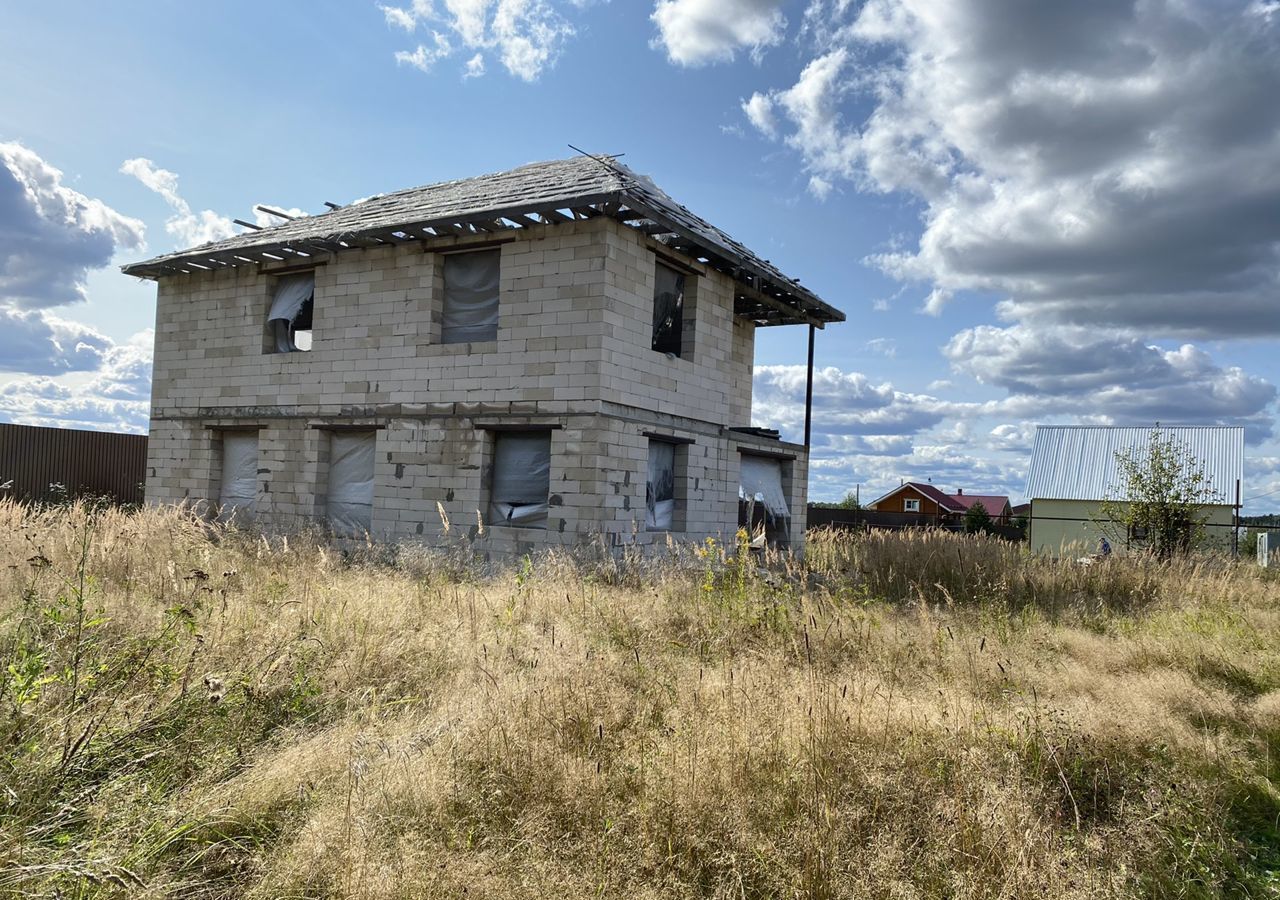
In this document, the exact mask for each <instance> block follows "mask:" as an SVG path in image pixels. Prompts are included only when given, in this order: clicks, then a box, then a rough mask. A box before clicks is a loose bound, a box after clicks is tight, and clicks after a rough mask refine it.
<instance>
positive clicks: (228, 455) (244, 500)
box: [218, 431, 258, 522]
mask: <svg viewBox="0 0 1280 900" xmlns="http://www.w3.org/2000/svg"><path fill="white" fill-rule="evenodd" d="M257 500H258V432H256V431H224V432H222V485H221V488H220V490H219V492H218V519H219V520H220V521H223V522H227V521H230V520H232V519H234V520H235V521H237V522H244V521H252V520H253V514H254V508H255V505H256V503H257Z"/></svg>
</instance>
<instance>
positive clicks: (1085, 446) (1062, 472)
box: [1027, 425, 1244, 504]
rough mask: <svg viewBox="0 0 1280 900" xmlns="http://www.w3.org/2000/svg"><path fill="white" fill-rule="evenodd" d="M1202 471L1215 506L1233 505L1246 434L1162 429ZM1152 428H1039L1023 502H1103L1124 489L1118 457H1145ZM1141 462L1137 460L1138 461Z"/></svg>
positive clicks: (1209, 428)
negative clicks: (1191, 456) (1199, 465)
mask: <svg viewBox="0 0 1280 900" xmlns="http://www.w3.org/2000/svg"><path fill="white" fill-rule="evenodd" d="M1158 429H1159V431H1160V433H1161V434H1162V435H1164V436H1165V437H1166V438H1173V439H1174V440H1176V441H1177V442H1178V443H1179V444H1180V445H1181V446H1182V447H1185V448H1186V449H1187V450H1188V451H1189V452H1190V453H1191V454H1192V455H1193V456H1194V457H1195V458H1196V459H1197V460H1198V462H1199V463H1200V464H1201V465H1203V466H1204V474H1205V477H1206V478H1207V479H1208V483H1209V487H1210V489H1211V491H1212V493H1213V494H1214V495H1215V496H1216V497H1217V499H1218V502H1220V503H1223V504H1231V503H1234V502H1235V497H1236V482H1237V481H1241V482H1243V479H1244V428H1241V427H1238V426H1229V425H1160V426H1158ZM1155 430H1157V427H1156V426H1152V427H1103V426H1087V425H1040V426H1038V427H1037V428H1036V437H1035V442H1034V443H1033V444H1032V447H1031V465H1030V468H1029V470H1028V473H1027V497H1028V498H1029V499H1031V500H1106V499H1108V491H1110V496H1111V499H1120V498H1118V497H1116V496H1115V493H1116V491H1118V490H1120V489H1121V488H1122V486H1123V485H1122V478H1121V473H1120V467H1119V466H1118V465H1117V463H1116V454H1117V453H1126V454H1127V453H1129V452H1131V451H1135V450H1136V451H1137V452H1138V453H1139V454H1143V453H1145V452H1146V448H1147V446H1148V445H1149V443H1150V441H1151V434H1152V432H1153V431H1155ZM1139 458H1140V459H1141V458H1142V457H1141V455H1139Z"/></svg>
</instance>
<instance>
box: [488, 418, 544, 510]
mask: <svg viewBox="0 0 1280 900" xmlns="http://www.w3.org/2000/svg"><path fill="white" fill-rule="evenodd" d="M550 493H551V432H549V431H500V432H498V433H497V434H496V435H495V438H494V446H493V480H492V482H491V484H490V488H489V522H490V524H492V525H511V526H514V527H516V528H546V527H547V499H548V497H549V495H550Z"/></svg>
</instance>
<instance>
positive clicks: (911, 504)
mask: <svg viewBox="0 0 1280 900" xmlns="http://www.w3.org/2000/svg"><path fill="white" fill-rule="evenodd" d="M902 510H903V512H920V501H919V500H908V499H904V500H903V501H902Z"/></svg>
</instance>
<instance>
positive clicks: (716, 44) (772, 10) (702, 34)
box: [652, 0, 787, 66]
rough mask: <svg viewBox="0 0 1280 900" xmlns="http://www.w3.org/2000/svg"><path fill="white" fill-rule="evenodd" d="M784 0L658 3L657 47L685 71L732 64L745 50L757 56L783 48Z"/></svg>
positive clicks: (663, 0)
mask: <svg viewBox="0 0 1280 900" xmlns="http://www.w3.org/2000/svg"><path fill="white" fill-rule="evenodd" d="M782 5H783V4H782V2H781V0H658V2H657V4H656V5H655V6H654V10H653V15H652V19H653V22H654V24H656V25H657V26H658V37H657V38H656V40H655V43H656V44H658V45H659V46H661V47H663V48H664V49H665V50H666V52H667V58H668V59H670V60H671V61H672V62H673V63H678V64H679V65H682V66H700V65H705V64H707V63H715V62H726V61H728V60H731V59H733V57H734V55H735V54H736V53H737V52H738V51H739V50H742V49H744V48H745V49H747V50H749V51H750V52H752V53H753V54H754V55H756V56H757V57H758V56H759V54H760V53H761V52H762V51H763V50H764V49H765V48H766V47H771V46H773V45H775V44H777V43H779V42H780V41H781V40H782V38H783V35H784V34H785V33H786V28H787V20H786V18H785V17H784V16H783V14H782V9H781V7H782Z"/></svg>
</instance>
